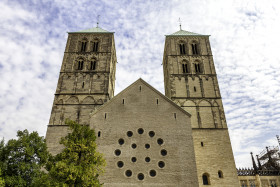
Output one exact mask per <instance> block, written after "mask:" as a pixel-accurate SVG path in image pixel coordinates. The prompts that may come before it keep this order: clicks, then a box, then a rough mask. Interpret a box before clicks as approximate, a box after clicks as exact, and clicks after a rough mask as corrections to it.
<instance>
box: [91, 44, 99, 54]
mask: <svg viewBox="0 0 280 187" xmlns="http://www.w3.org/2000/svg"><path fill="white" fill-rule="evenodd" d="M92 51H93V52H97V51H98V42H93V49H92Z"/></svg>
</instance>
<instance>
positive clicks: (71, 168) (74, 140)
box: [47, 120, 106, 186]
mask: <svg viewBox="0 0 280 187" xmlns="http://www.w3.org/2000/svg"><path fill="white" fill-rule="evenodd" d="M66 124H67V125H69V127H70V130H71V133H69V134H68V135H67V136H66V137H64V138H62V139H61V141H60V143H61V144H63V145H64V146H65V148H64V149H63V151H62V152H61V153H60V154H57V155H56V156H55V157H54V158H52V159H51V160H50V162H49V163H48V165H47V170H48V171H49V178H51V181H53V182H54V183H56V185H58V186H63V184H67V185H69V186H101V184H100V182H99V179H98V177H99V175H100V174H102V173H103V172H104V167H105V164H106V163H105V160H104V158H103V156H102V154H100V153H99V152H97V150H96V149H97V145H96V142H95V140H96V136H95V132H94V130H93V129H90V128H89V126H86V125H79V124H78V123H76V122H74V121H70V120H68V121H66ZM52 185H54V184H52Z"/></svg>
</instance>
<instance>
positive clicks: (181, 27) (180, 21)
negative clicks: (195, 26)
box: [179, 18, 182, 31]
mask: <svg viewBox="0 0 280 187" xmlns="http://www.w3.org/2000/svg"><path fill="white" fill-rule="evenodd" d="M181 24H182V22H181V19H180V18H179V26H180V31H181V30H182V25H181Z"/></svg>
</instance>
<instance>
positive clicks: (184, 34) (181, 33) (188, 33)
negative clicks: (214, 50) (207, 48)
mask: <svg viewBox="0 0 280 187" xmlns="http://www.w3.org/2000/svg"><path fill="white" fill-rule="evenodd" d="M166 36H209V35H202V34H197V33H194V32H189V31H185V30H179V31H177V32H174V33H173V34H169V35H166Z"/></svg>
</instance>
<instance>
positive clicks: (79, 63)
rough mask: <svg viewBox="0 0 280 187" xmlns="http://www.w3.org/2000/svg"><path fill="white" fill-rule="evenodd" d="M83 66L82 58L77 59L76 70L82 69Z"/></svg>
mask: <svg viewBox="0 0 280 187" xmlns="http://www.w3.org/2000/svg"><path fill="white" fill-rule="evenodd" d="M83 68H84V60H82V59H81V60H79V61H78V70H82V69H83Z"/></svg>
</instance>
